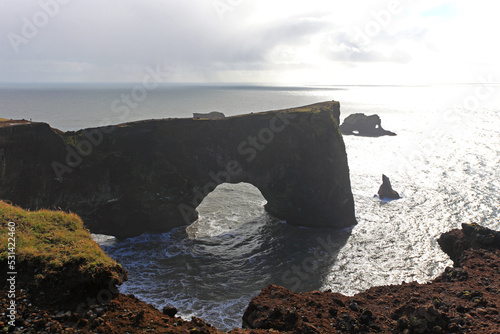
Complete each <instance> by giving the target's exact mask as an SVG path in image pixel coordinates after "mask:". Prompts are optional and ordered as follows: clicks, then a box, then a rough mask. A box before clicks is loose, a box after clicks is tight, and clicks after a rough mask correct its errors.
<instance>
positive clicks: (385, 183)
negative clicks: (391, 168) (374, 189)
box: [378, 174, 401, 199]
mask: <svg viewBox="0 0 500 334" xmlns="http://www.w3.org/2000/svg"><path fill="white" fill-rule="evenodd" d="M378 196H379V197H380V199H400V198H401V196H399V194H398V192H397V191H396V190H394V189H392V186H391V180H389V178H388V177H387V176H385V175H384V174H382V185H381V186H380V188H378Z"/></svg>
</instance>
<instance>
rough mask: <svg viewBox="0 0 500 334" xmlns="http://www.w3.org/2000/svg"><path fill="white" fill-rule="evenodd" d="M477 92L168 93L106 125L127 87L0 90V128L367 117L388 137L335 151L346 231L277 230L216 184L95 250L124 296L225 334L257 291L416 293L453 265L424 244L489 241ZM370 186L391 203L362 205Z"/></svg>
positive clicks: (492, 180) (489, 144)
mask: <svg viewBox="0 0 500 334" xmlns="http://www.w3.org/2000/svg"><path fill="white" fill-rule="evenodd" d="M478 88H480V86H472V85H461V86H453V87H444V86H435V87H321V88H317V87H316V88H311V87H309V88H307V87H306V88H265V87H208V88H206V87H205V88H203V87H170V88H169V87H167V88H162V89H159V90H158V91H155V92H153V93H151V96H150V97H149V98H147V99H146V100H145V101H144V103H142V104H141V105H140V106H138V107H137V108H136V109H134V110H131V112H130V113H129V114H128V115H116V114H114V113H113V112H112V111H110V109H109V105H110V103H111V102H112V101H113V100H114V99H116V98H117V97H119V96H120V93H121V92H127V89H129V88H127V87H118V88H113V89H111V88H109V87H108V88H103V87H99V88H92V89H91V88H88V87H87V88H86V90H79V89H77V88H74V87H73V88H65V89H59V88H58V89H59V90H54V89H55V88H47V89H48V91H45V92H43V91H40V89H39V88H36V87H35V88H32V89H35V90H36V89H38V91H37V93H36V94H35V95H33V94H31V95H30V96H31V98H26V90H25V91H24V93H23V90H22V89H21V90H20V89H17V90H16V89H11V90H10V91H8V90H7V91H6V90H5V89H3V90H0V97H2V99H0V101H1V102H0V107H2V108H3V112H4V114H2V115H0V117H5V118H9V117H13V118H14V117H16V118H19V117H20V118H34V120H38V121H46V122H49V123H51V124H52V125H53V126H54V127H59V128H61V129H63V130H69V129H77V128H82V127H87V126H95V125H98V124H102V123H106V122H108V123H118V121H119V122H124V121H129V120H135V119H144V118H164V117H180V116H184V117H188V116H189V115H190V113H191V112H200V111H201V112H206V111H211V110H220V111H223V112H225V113H226V114H227V115H232V114H238V113H245V112H252V111H261V110H269V109H279V108H285V107H292V106H298V105H305V104H309V103H314V102H319V101H325V100H332V99H335V100H339V101H341V112H342V114H341V118H342V119H343V118H345V117H346V116H347V115H349V114H351V113H354V112H364V113H367V114H372V113H377V114H379V115H380V117H381V118H382V126H383V127H384V128H386V129H388V130H391V131H394V132H396V133H397V134H398V135H397V136H396V137H380V138H364V137H352V136H347V137H344V140H345V143H346V147H347V154H348V159H349V168H350V175H351V184H352V191H353V194H354V199H355V203H356V217H357V221H358V224H357V225H356V226H354V227H353V228H352V229H346V230H341V231H334V230H313V229H306V228H299V227H292V226H289V225H287V224H285V223H284V222H281V221H279V220H277V219H274V218H272V217H270V216H269V215H267V214H266V213H265V211H264V209H263V204H264V203H265V200H264V199H263V198H262V196H261V194H260V192H259V191H258V190H257V189H256V188H255V187H253V186H251V185H248V184H240V185H227V184H225V185H221V186H219V187H218V189H217V190H216V191H215V192H213V193H212V194H210V196H208V197H207V198H206V199H205V200H204V201H203V203H202V205H201V206H200V207H199V208H198V210H199V212H200V219H199V221H197V222H195V223H194V224H192V225H191V226H189V227H187V228H177V229H174V230H172V231H170V232H169V233H164V234H145V235H142V236H139V237H136V238H130V239H126V240H123V241H120V242H117V241H113V239H109V238H108V239H106V238H103V237H102V236H100V237H99V241H100V242H101V245H102V247H103V248H104V249H105V250H106V251H107V252H108V253H109V254H110V255H111V256H113V257H114V258H116V259H117V260H118V261H120V262H121V263H122V264H123V266H124V267H125V268H126V269H127V270H128V272H129V281H128V282H126V283H125V284H124V285H123V286H122V287H121V291H122V292H124V293H133V294H135V295H137V296H138V297H139V298H141V299H143V300H145V301H147V302H149V303H151V304H153V305H154V306H156V307H158V308H162V307H163V306H165V305H170V306H175V307H177V308H178V309H179V311H180V314H181V315H182V316H184V317H186V318H189V317H190V316H198V317H202V318H204V319H206V320H208V321H209V322H210V323H212V324H213V325H215V326H217V327H218V328H220V329H223V330H228V329H231V328H233V327H238V326H240V325H241V316H242V314H243V311H244V309H245V307H246V306H247V305H248V302H249V301H250V299H251V298H252V297H253V296H255V295H256V294H258V293H259V291H260V290H261V289H262V288H264V287H265V286H266V285H267V284H280V285H283V286H285V287H288V288H290V289H292V290H294V291H310V290H315V289H320V290H325V289H331V290H333V291H335V292H341V293H345V294H349V295H352V294H355V293H357V292H360V291H363V290H366V289H367V288H369V287H371V286H374V285H382V284H399V283H401V282H402V281H406V282H409V281H415V280H416V281H418V282H426V281H429V280H431V279H433V278H434V277H436V276H437V275H439V274H440V273H441V272H442V271H443V270H444V268H445V267H446V266H449V265H451V261H450V260H449V259H448V257H447V256H446V255H445V254H444V253H443V252H442V251H441V250H440V248H439V246H438V244H437V242H436V239H437V238H438V237H439V235H440V234H441V233H443V232H445V231H448V230H451V229H453V228H457V227H459V226H460V224H461V223H464V222H467V223H471V222H475V223H479V224H481V225H484V226H487V227H490V228H495V229H500V223H499V218H498V216H499V210H498V208H499V206H500V197H499V194H500V181H499V180H500V167H499V165H500V117H499V116H500V115H499V105H500V103H499V100H500V99H499V96H500V94H498V92H499V91H500V87H498V86H491V87H489V88H488V91H492V92H493V93H492V94H491V95H490V96H488V97H487V98H485V95H486V94H482V95H481V99H479V98H478V97H477V96H476V95H477V94H476V92H477V89H478ZM51 89H52V90H51ZM484 89H485V88H483V91H482V92H483V93H485V92H487V91H486V90H484ZM68 90H69V92H68ZM65 91H66V93H65ZM31 93H33V92H32V91H31ZM23 94H24V95H23ZM37 94H38V95H37ZM22 96H25V98H24V100H23V101H22V103H21V101H20V100H22V98H21V97H22ZM33 96H35V98H34V97H33ZM36 96H39V97H40V99H41V100H36ZM87 100H88V101H87ZM16 101H17V104H16ZM476 102H477V103H476ZM30 111H31V112H30ZM103 120H104V121H103ZM114 121H115V122H114ZM311 163H314V161H312V162H311ZM382 173H384V174H386V175H388V176H389V177H390V179H391V181H392V185H393V187H394V189H395V190H397V191H398V192H399V193H400V195H402V197H403V198H402V199H400V200H397V201H390V202H386V201H380V200H379V199H378V198H377V197H374V195H375V194H376V192H377V190H378V187H379V185H380V183H381V175H382ZM137 223H138V224H140V222H137Z"/></svg>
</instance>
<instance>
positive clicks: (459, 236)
mask: <svg viewBox="0 0 500 334" xmlns="http://www.w3.org/2000/svg"><path fill="white" fill-rule="evenodd" d="M438 243H439V246H440V247H441V249H442V250H443V251H444V252H445V253H446V254H448V256H449V257H450V258H451V259H452V260H453V262H454V263H455V265H458V264H459V263H460V258H461V256H462V254H463V253H464V252H465V251H466V250H468V249H471V248H475V249H500V232H498V231H494V230H490V229H489V228H486V227H483V226H481V225H478V224H475V223H472V224H465V223H463V224H462V229H461V230H453V231H450V232H446V233H443V234H442V235H441V236H440V237H439V239H438Z"/></svg>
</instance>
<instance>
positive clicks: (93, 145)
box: [0, 101, 356, 237]
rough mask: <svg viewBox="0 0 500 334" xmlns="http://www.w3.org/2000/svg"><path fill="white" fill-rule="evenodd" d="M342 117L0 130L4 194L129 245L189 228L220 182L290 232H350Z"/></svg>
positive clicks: (292, 112) (328, 108)
mask: <svg viewBox="0 0 500 334" xmlns="http://www.w3.org/2000/svg"><path fill="white" fill-rule="evenodd" d="M339 113H340V111H339V103H338V102H335V101H332V102H324V103H318V104H314V105H310V106H305V107H300V108H294V109H286V110H278V111H269V112H263V113H253V114H248V115H242V116H234V117H226V118H224V119H217V120H209V119H199V120H198V119H188V118H187V119H165V120H149V121H140V122H133V123H126V124H121V125H118V126H114V127H105V128H102V127H101V128H93V129H85V130H81V131H78V132H67V133H62V132H60V131H58V130H53V129H51V128H50V127H49V126H48V125H46V124H43V123H30V124H26V125H18V126H17V128H16V127H8V128H0V151H1V152H2V154H0V157H2V158H1V159H2V161H0V163H2V166H6V167H4V169H3V170H2V171H1V175H0V177H1V179H0V196H1V197H2V198H5V199H10V200H12V201H13V202H14V203H16V204H18V205H21V206H24V207H28V208H33V209H34V208H38V207H60V208H63V209H67V210H71V211H73V212H76V213H78V214H80V215H81V216H82V217H83V218H84V221H85V222H86V224H87V225H88V226H89V228H90V229H91V230H92V231H93V232H96V233H104V234H111V235H115V236H118V237H127V236H133V235H138V234H141V233H143V232H145V231H166V230H169V229H171V228H172V227H176V226H181V225H186V224H189V223H191V222H192V221H194V220H195V219H196V217H197V212H196V210H195V208H196V207H197V206H198V204H199V203H200V202H201V201H202V200H203V198H204V197H205V196H206V195H207V194H208V193H210V192H211V191H212V190H213V189H215V187H216V186H217V185H218V184H220V183H225V182H227V183H239V182H247V183H250V184H252V185H254V186H256V187H257V188H258V189H259V190H260V191H261V193H262V195H263V196H264V198H265V199H266V200H267V201H268V203H267V205H266V210H267V211H268V212H269V213H270V214H272V215H274V216H276V217H278V218H280V219H284V220H286V221H287V222H288V223H290V224H293V225H301V226H309V227H333V228H343V227H347V226H351V225H353V224H355V223H356V221H355V216H354V201H353V197H352V193H351V187H350V180H349V169H348V166H347V156H346V152H345V146H344V142H343V140H342V135H341V134H340V131H339V128H338V122H339ZM13 128H16V129H14V130H13ZM40 138H44V140H40ZM14 147H17V150H16V149H14ZM19 194H24V195H23V196H19Z"/></svg>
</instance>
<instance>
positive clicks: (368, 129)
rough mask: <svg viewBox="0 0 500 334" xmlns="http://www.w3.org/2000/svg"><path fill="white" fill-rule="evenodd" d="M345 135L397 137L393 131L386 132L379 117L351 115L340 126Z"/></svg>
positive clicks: (359, 114)
mask: <svg viewBox="0 0 500 334" xmlns="http://www.w3.org/2000/svg"><path fill="white" fill-rule="evenodd" d="M340 131H341V132H342V134H343V135H356V136H364V137H380V136H395V135H396V134H395V133H394V132H391V131H387V130H384V129H383V128H382V125H381V120H380V117H379V116H378V115H370V116H367V115H365V114H361V113H358V114H351V115H349V116H347V117H346V118H345V119H344V122H343V123H342V125H341V126H340Z"/></svg>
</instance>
